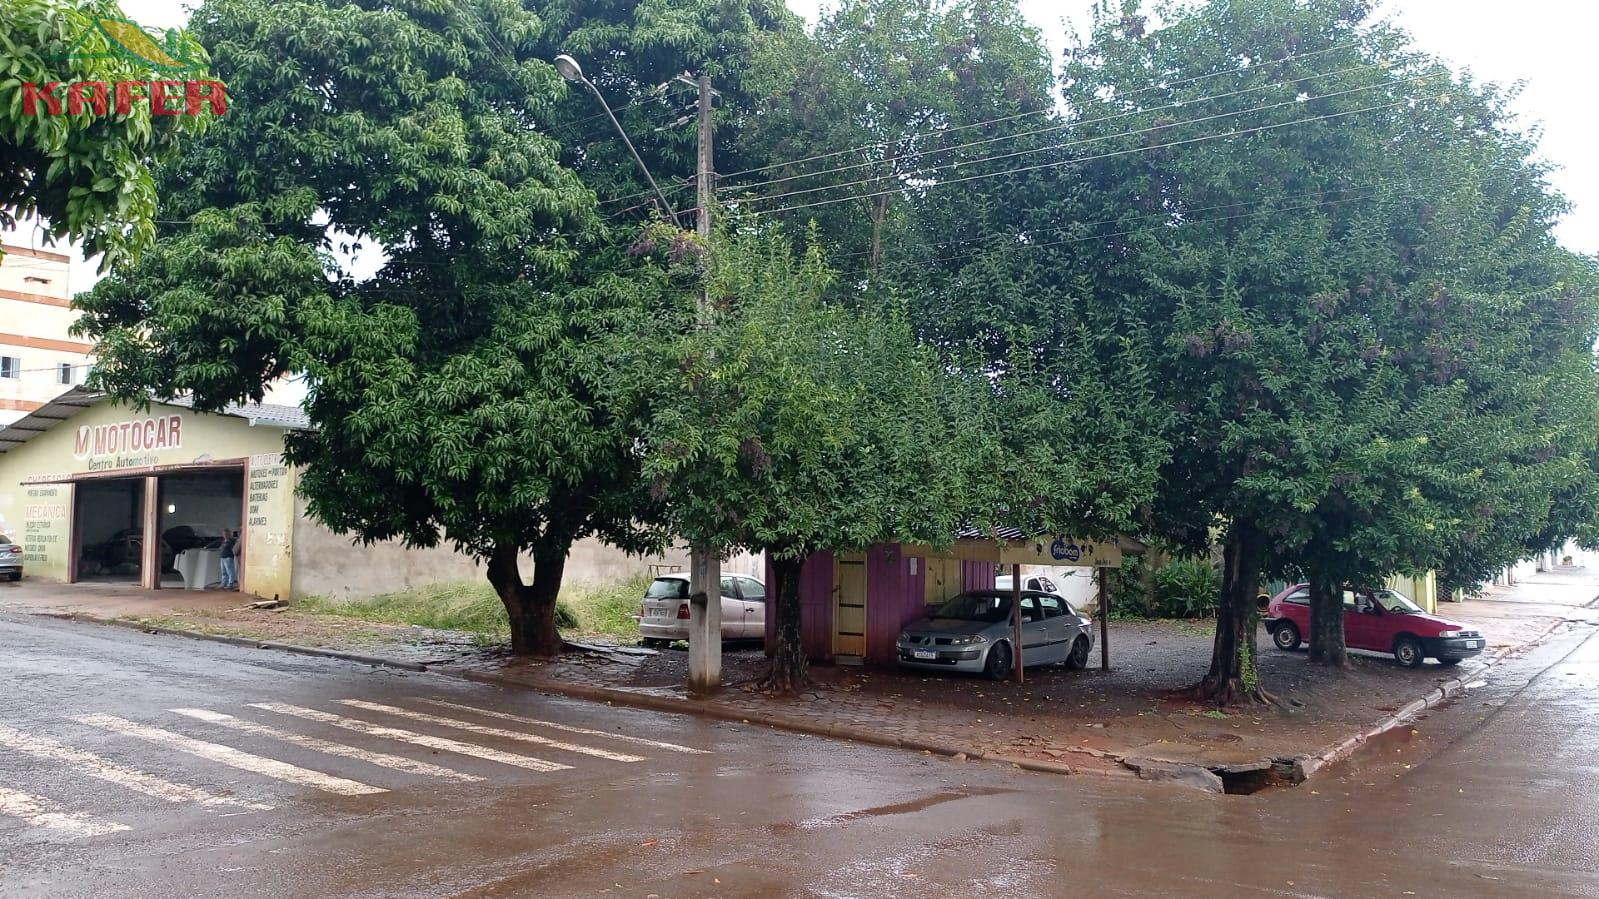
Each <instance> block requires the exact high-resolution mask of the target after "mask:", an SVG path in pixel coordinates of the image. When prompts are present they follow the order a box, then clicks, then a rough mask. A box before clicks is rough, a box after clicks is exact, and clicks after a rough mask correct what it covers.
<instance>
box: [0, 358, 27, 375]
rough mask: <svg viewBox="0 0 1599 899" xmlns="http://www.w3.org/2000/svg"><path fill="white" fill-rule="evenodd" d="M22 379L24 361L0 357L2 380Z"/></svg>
mask: <svg viewBox="0 0 1599 899" xmlns="http://www.w3.org/2000/svg"><path fill="white" fill-rule="evenodd" d="M20 377H22V360H21V359H19V358H17V357H16V356H0V378H20Z"/></svg>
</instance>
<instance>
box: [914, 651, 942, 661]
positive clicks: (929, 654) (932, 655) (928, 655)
mask: <svg viewBox="0 0 1599 899" xmlns="http://www.w3.org/2000/svg"><path fill="white" fill-rule="evenodd" d="M911 655H912V656H913V657H914V658H918V659H937V658H938V650H936V649H918V650H916V651H915V652H913V653H911Z"/></svg>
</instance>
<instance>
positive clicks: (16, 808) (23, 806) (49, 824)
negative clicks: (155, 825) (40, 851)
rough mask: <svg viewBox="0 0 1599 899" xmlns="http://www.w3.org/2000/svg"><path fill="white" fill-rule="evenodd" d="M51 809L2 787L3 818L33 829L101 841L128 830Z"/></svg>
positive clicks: (72, 813)
mask: <svg viewBox="0 0 1599 899" xmlns="http://www.w3.org/2000/svg"><path fill="white" fill-rule="evenodd" d="M50 809H51V806H50V804H49V803H47V802H45V801H44V800H43V799H40V798H39V797H37V796H30V795H28V794H27V793H24V792H22V791H20V790H13V789H11V788H9V787H0V815H10V816H11V817H13V818H21V819H22V820H24V821H26V822H28V823H29V824H32V825H33V826H34V827H43V828H45V829H47V830H59V831H62V832H63V833H68V834H71V835H72V836H75V837H98V836H104V835H105V834H108V833H116V832H118V831H122V830H127V829H128V825H126V824H118V823H117V822H115V821H105V820H102V819H100V818H96V817H94V816H93V815H84V814H80V813H78V812H57V811H51V810H50Z"/></svg>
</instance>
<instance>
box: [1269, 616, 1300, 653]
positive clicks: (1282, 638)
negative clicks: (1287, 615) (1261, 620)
mask: <svg viewBox="0 0 1599 899" xmlns="http://www.w3.org/2000/svg"><path fill="white" fill-rule="evenodd" d="M1271 642H1273V643H1275V644H1276V645H1277V648H1278V649H1280V650H1282V651H1283V652H1293V651H1294V650H1296V649H1298V648H1299V644H1300V642H1301V638H1300V636H1299V625H1297V624H1294V623H1293V622H1292V621H1284V622H1283V623H1282V624H1279V625H1277V627H1276V628H1275V629H1274V630H1272V632H1271Z"/></svg>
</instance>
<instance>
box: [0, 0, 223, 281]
mask: <svg viewBox="0 0 1599 899" xmlns="http://www.w3.org/2000/svg"><path fill="white" fill-rule="evenodd" d="M102 22H104V23H109V25H108V26H102V24H101V23H102ZM106 27H110V28H111V29H113V32H115V33H117V34H123V35H124V39H125V40H126V41H127V42H128V43H138V37H139V36H137V35H131V34H126V33H125V29H131V27H132V26H129V25H128V23H127V22H126V18H125V16H124V14H123V12H122V9H121V7H120V6H118V5H117V3H115V2H114V0H93V2H88V3H81V2H67V0H0V59H3V60H4V64H3V66H0V227H5V228H9V227H12V226H13V225H15V224H16V221H17V219H18V217H26V216H36V217H38V219H39V220H40V222H41V223H42V224H43V226H44V228H45V231H46V233H48V234H49V235H50V236H51V237H52V238H54V239H60V238H68V239H71V240H78V241H82V243H83V251H84V253H85V255H88V256H93V255H95V254H98V253H104V254H105V260H104V263H103V264H104V265H105V266H111V265H114V264H116V263H118V262H121V261H123V260H124V259H127V258H128V257H129V256H130V255H131V254H132V253H133V252H135V251H137V250H138V249H140V248H142V247H144V246H146V245H147V244H149V243H150V241H152V240H153V239H154V238H155V223H154V221H153V220H154V219H155V216H156V189H155V178H154V175H153V173H152V171H151V168H152V166H153V165H154V164H155V163H156V162H157V161H159V160H160V159H163V158H165V157H167V156H169V155H170V154H171V153H172V152H174V151H175V150H176V149H177V147H178V146H179V145H180V144H181V143H182V141H183V139H184V138H185V137H186V136H188V135H193V134H197V133H199V132H200V131H202V130H204V128H205V126H206V125H207V124H208V123H209V122H210V121H211V120H212V111H211V107H210V106H209V105H207V106H205V107H204V108H203V109H202V110H201V111H200V112H201V114H200V115H197V116H190V115H163V116H155V115H152V114H151V107H150V103H149V102H148V101H146V102H142V103H140V102H130V103H129V108H128V111H127V112H126V113H118V112H116V110H115V109H114V108H112V109H110V110H109V111H108V112H100V111H98V110H96V109H95V108H94V104H93V103H92V102H90V103H85V104H83V106H82V108H81V109H80V110H79V112H78V113H77V114H72V113H71V107H70V105H69V104H67V103H66V100H67V96H66V93H67V91H66V88H65V85H69V84H72V83H75V82H102V83H105V84H106V85H114V84H115V83H116V82H119V81H149V80H151V79H152V78H154V79H161V78H172V77H176V76H174V75H172V74H171V73H168V72H162V71H160V70H158V69H156V68H155V67H154V66H152V65H150V64H148V63H145V62H143V61H141V60H140V59H139V58H138V57H137V56H134V55H132V54H129V53H120V52H116V51H115V48H114V45H113V44H112V39H113V38H112V32H108V31H106V30H105V29H106ZM173 37H174V38H175V40H176V44H175V45H170V46H168V47H166V48H164V50H172V51H175V52H176V57H175V59H181V60H182V61H184V62H185V63H188V64H191V65H192V68H189V69H188V70H186V71H185V72H184V73H183V75H182V77H185V78H193V79H204V78H208V77H209V76H208V75H207V74H206V70H205V62H206V54H205V50H204V49H203V48H202V47H201V45H200V42H198V41H196V40H195V39H194V37H193V36H192V35H189V34H187V33H183V32H175V33H174V35H173ZM162 43H165V42H164V41H163V42H162ZM163 52H164V51H163ZM56 84H59V85H61V86H59V87H55V88H53V89H52V88H51V87H50V86H51V85H56ZM28 85H32V86H33V87H34V88H35V89H36V90H39V91H41V92H44V93H48V94H49V95H50V96H51V97H53V98H54V100H55V101H56V105H57V106H59V107H60V109H59V112H57V111H56V110H54V109H52V108H51V106H50V105H49V104H47V103H45V102H44V101H42V100H36V101H35V102H33V103H27V102H25V100H26V98H25V96H24V93H25V90H26V87H27V86H28ZM107 93H108V95H109V94H111V90H110V88H109V87H108V89H107ZM140 93H141V94H144V95H146V96H147V94H145V92H143V91H141V92H140ZM91 96H92V95H91ZM109 102H110V103H111V104H113V105H114V104H115V102H116V101H115V97H114V96H110V97H109ZM30 105H31V106H32V107H33V109H32V111H31V112H30V110H29V108H28V107H29V106H30Z"/></svg>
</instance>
